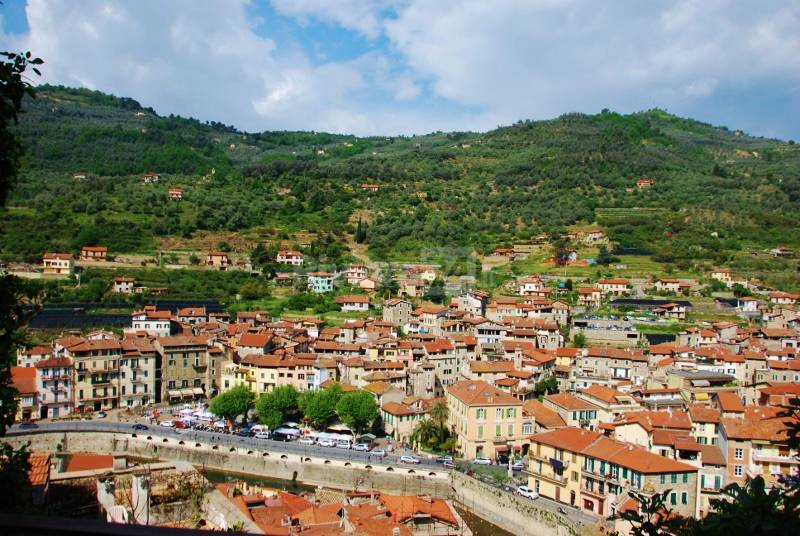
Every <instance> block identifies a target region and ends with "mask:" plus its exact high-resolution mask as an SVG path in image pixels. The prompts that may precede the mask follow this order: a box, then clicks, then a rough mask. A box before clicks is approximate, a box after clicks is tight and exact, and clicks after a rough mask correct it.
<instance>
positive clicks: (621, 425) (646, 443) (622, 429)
mask: <svg viewBox="0 0 800 536" xmlns="http://www.w3.org/2000/svg"><path fill="white" fill-rule="evenodd" d="M606 429H608V430H610V431H611V436H612V437H613V438H614V439H618V440H620V441H625V442H627V443H632V444H634V445H639V446H640V447H643V448H646V449H653V444H654V434H660V433H661V432H657V430H667V431H670V432H676V433H679V434H680V435H682V436H684V437H689V436H691V432H692V424H691V422H690V420H689V417H688V415H687V414H686V413H685V412H683V411H676V410H672V409H670V408H668V409H667V410H666V411H646V410H645V411H631V412H628V413H624V414H622V415H620V416H619V417H617V419H615V420H614V421H613V422H611V423H608V425H607V426H606Z"/></svg>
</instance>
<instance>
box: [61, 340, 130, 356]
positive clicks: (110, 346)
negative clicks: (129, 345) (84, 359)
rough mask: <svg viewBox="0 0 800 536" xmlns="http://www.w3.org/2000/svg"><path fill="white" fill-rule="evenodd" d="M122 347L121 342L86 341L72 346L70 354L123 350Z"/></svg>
mask: <svg viewBox="0 0 800 536" xmlns="http://www.w3.org/2000/svg"><path fill="white" fill-rule="evenodd" d="M121 349H122V345H120V343H119V341H112V340H106V339H102V340H84V341H83V342H82V343H80V344H76V345H75V346H70V347H69V351H70V352H73V353H75V352H91V351H93V350H121Z"/></svg>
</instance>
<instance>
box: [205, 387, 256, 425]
mask: <svg viewBox="0 0 800 536" xmlns="http://www.w3.org/2000/svg"><path fill="white" fill-rule="evenodd" d="M255 399H256V395H255V394H254V393H253V391H251V390H250V389H249V388H248V387H247V386H246V385H237V386H236V387H234V388H232V389H228V390H227V391H223V392H221V393H220V394H218V395H217V396H215V397H214V398H212V399H211V403H210V404H209V405H208V409H210V410H211V412H212V413H213V414H214V415H219V416H220V417H223V418H224V419H227V420H229V421H232V420H233V419H235V418H236V417H238V416H239V415H246V414H247V410H249V409H250V408H252V407H253V402H254V401H255Z"/></svg>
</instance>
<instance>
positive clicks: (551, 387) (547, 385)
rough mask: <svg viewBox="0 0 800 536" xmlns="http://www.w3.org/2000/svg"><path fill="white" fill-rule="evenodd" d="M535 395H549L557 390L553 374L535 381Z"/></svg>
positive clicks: (556, 382)
mask: <svg viewBox="0 0 800 536" xmlns="http://www.w3.org/2000/svg"><path fill="white" fill-rule="evenodd" d="M534 392H535V394H536V396H544V395H551V394H553V393H557V392H558V380H557V379H556V377H555V376H548V377H547V378H544V379H542V380H539V381H538V382H536V385H535V386H534Z"/></svg>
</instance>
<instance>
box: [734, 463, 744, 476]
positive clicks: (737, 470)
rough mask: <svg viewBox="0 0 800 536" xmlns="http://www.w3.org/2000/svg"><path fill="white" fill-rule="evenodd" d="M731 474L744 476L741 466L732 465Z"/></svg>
mask: <svg viewBox="0 0 800 536" xmlns="http://www.w3.org/2000/svg"><path fill="white" fill-rule="evenodd" d="M733 474H734V475H736V476H742V475H743V474H744V468H743V467H742V466H741V465H734V466H733Z"/></svg>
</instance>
